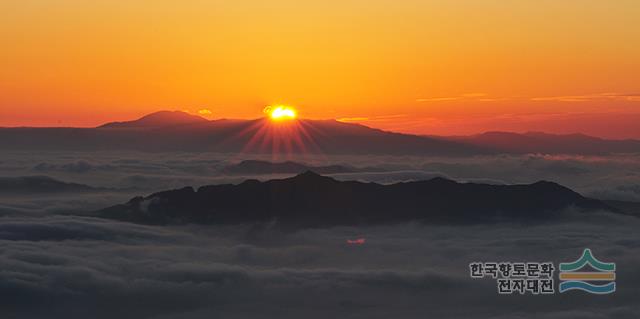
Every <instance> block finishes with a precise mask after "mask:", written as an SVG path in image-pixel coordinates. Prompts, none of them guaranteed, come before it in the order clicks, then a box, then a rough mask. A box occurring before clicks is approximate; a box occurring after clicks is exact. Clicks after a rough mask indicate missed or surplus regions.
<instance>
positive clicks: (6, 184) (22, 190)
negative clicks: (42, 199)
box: [0, 176, 107, 195]
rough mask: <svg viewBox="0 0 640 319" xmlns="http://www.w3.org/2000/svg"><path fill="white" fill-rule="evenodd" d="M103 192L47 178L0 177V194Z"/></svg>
mask: <svg viewBox="0 0 640 319" xmlns="http://www.w3.org/2000/svg"><path fill="white" fill-rule="evenodd" d="M105 190H107V189H104V188H95V187H91V186H88V185H84V184H76V183H68V182H63V181H59V180H57V179H53V178H51V177H48V176H18V177H0V194H26V195H34V194H42V193H88V192H99V191H105Z"/></svg>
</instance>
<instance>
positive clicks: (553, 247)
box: [0, 217, 640, 318]
mask: <svg viewBox="0 0 640 319" xmlns="http://www.w3.org/2000/svg"><path fill="white" fill-rule="evenodd" d="M638 226H640V223H639V222H638V220H637V219H631V218H625V217H620V219H618V220H609V221H608V222H602V221H600V222H597V223H594V222H588V221H587V222H571V221H567V222H563V223H559V224H555V225H538V226H529V227H525V226H517V225H500V226H472V227H471V226H470V227H444V226H438V227H435V226H422V225H416V224H405V225H396V226H382V227H364V228H346V227H344V228H331V229H316V230H307V231H301V232H293V233H282V232H280V231H278V230H276V229H272V228H270V227H268V226H264V225H263V226H262V227H258V226H256V225H246V226H234V227H195V226H189V227H171V228H169V227H164V228H163V227H148V226H139V225H131V224H127V223H118V222H111V221H105V220H99V219H91V218H78V217H42V218H3V219H2V222H1V223H0V246H1V247H2V250H0V269H2V271H0V294H2V296H3V298H2V299H0V309H2V312H3V317H4V316H5V315H7V316H8V318H37V317H43V316H44V317H47V318H86V317H91V318H113V317H122V318H134V317H136V318H202V317H224V318H256V317H261V318H264V317H270V318H300V317H305V318H328V317H340V318H390V317H395V318H424V317H439V318H470V317H473V318H575V317H582V318H585V317H586V318H636V317H637V316H638V315H640V309H639V308H638V306H637V303H636V296H637V293H638V292H640V280H638V277H637V276H635V271H636V270H637V269H638V268H639V267H640V256H639V255H638V252H639V251H640V236H638V235H637V232H636V231H635V230H636V229H637V227H638ZM355 237H362V238H366V243H365V244H363V245H355V246H354V245H348V244H347V243H346V240H347V239H349V238H355ZM584 247H589V248H591V249H592V250H593V251H594V253H595V254H596V255H597V256H598V257H599V258H601V259H602V260H606V261H614V262H616V263H617V264H618V291H617V292H616V293H615V294H614V295H611V296H590V295H586V294H584V293H580V292H573V293H567V294H563V295H553V296H531V295H525V296H519V295H514V296H499V295H498V294H497V293H496V287H495V282H493V281H492V280H489V279H487V280H477V279H470V278H469V276H468V268H467V267H468V264H469V262H472V261H478V260H481V261H546V260H552V261H555V262H559V261H571V260H573V259H575V258H577V256H578V255H579V254H580V252H581V250H582V248H584Z"/></svg>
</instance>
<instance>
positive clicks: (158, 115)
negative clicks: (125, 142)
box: [99, 111, 208, 128]
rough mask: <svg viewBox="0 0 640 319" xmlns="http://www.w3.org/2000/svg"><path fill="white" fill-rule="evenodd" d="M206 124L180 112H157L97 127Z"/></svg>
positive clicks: (197, 118)
mask: <svg viewBox="0 0 640 319" xmlns="http://www.w3.org/2000/svg"><path fill="white" fill-rule="evenodd" d="M205 122H208V121H207V119H204V118H202V117H200V116H197V115H191V114H188V113H185V112H180V111H159V112H155V113H151V114H147V115H145V116H143V117H141V118H139V119H137V120H134V121H125V122H111V123H107V124H104V125H101V126H99V128H158V127H167V126H175V125H185V124H198V123H200V124H201V123H205Z"/></svg>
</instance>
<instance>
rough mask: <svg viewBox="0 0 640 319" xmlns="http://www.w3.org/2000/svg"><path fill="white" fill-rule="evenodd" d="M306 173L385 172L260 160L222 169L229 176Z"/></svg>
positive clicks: (372, 169)
mask: <svg viewBox="0 0 640 319" xmlns="http://www.w3.org/2000/svg"><path fill="white" fill-rule="evenodd" d="M306 171H314V172H317V173H318V174H340V173H356V172H381V171H383V170H381V169H379V168H376V167H363V168H356V167H352V166H347V165H326V166H313V165H307V164H303V163H298V162H293V161H286V162H267V161H260V160H245V161H242V162H240V163H237V164H232V165H229V166H226V167H225V168H224V169H222V173H223V174H228V175H264V174H300V173H304V172H306Z"/></svg>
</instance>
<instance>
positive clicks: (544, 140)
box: [441, 132, 640, 155]
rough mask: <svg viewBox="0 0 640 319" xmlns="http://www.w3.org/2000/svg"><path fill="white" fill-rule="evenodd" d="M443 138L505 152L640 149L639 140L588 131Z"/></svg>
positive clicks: (600, 152)
mask: <svg viewBox="0 0 640 319" xmlns="http://www.w3.org/2000/svg"><path fill="white" fill-rule="evenodd" d="M441 138H442V139H444V140H449V141H458V142H463V143H467V144H471V145H475V146H478V147H482V148H488V149H493V150H495V151H498V152H501V153H545V154H584V155H590V154H591V155H598V154H600V155H602V154H610V153H636V152H640V141H638V140H630V139H629V140H606V139H601V138H597V137H593V136H588V135H584V134H547V133H541V132H528V133H523V134H519V133H509V132H487V133H483V134H478V135H470V136H451V137H441Z"/></svg>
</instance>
